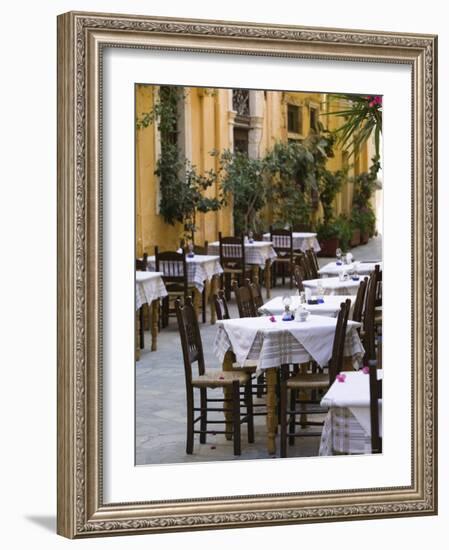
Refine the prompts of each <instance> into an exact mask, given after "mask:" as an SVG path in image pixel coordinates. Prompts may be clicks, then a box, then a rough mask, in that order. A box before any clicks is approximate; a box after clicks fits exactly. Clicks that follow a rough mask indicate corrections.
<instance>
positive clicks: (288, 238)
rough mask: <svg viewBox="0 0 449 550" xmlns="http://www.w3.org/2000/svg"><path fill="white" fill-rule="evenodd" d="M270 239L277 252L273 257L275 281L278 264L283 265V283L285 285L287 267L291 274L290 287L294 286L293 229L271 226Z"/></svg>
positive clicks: (274, 279)
mask: <svg viewBox="0 0 449 550" xmlns="http://www.w3.org/2000/svg"><path fill="white" fill-rule="evenodd" d="M270 241H271V242H272V243H273V249H274V251H275V252H276V254H277V257H276V258H273V260H272V265H273V275H274V276H273V283H275V282H276V279H277V266H281V276H282V284H283V285H285V274H286V269H285V268H286V267H287V268H288V273H289V276H290V288H293V260H294V252H293V235H292V231H291V229H273V227H271V226H270Z"/></svg>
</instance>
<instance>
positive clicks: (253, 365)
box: [213, 279, 267, 416]
mask: <svg viewBox="0 0 449 550" xmlns="http://www.w3.org/2000/svg"><path fill="white" fill-rule="evenodd" d="M247 281H249V280H248V279H247ZM213 300H214V305H215V312H216V314H217V319H218V320H219V321H221V320H223V319H230V318H231V316H230V315H229V308H228V303H227V301H226V297H225V295H224V292H223V291H222V290H219V291H218V294H214V296H213ZM232 368H233V369H237V370H242V369H243V370H244V371H245V372H247V373H248V374H249V375H250V376H251V390H252V391H254V390H255V393H253V395H257V397H262V395H263V393H264V390H266V384H265V382H264V380H265V376H264V375H263V374H260V375H259V376H258V377H257V380H256V383H254V382H253V375H254V374H255V372H256V370H257V361H254V360H251V359H249V360H247V361H245V364H244V365H240V364H239V363H237V362H236V361H234V363H233V365H232ZM260 406H265V407H266V405H260V404H253V407H260ZM266 414H267V413H266V412H262V413H254V416H261V415H266Z"/></svg>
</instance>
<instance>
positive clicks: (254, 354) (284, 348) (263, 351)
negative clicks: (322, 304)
mask: <svg viewBox="0 0 449 550" xmlns="http://www.w3.org/2000/svg"><path fill="white" fill-rule="evenodd" d="M275 319H276V322H274V323H273V322H271V321H270V319H269V317H255V318H254V317H251V318H243V319H229V320H226V321H218V322H217V326H218V330H217V334H216V337H215V341H214V352H215V354H216V355H217V357H218V358H219V360H220V361H223V359H224V356H225V354H226V352H227V351H228V350H229V349H232V351H233V352H234V353H235V355H236V359H237V362H238V363H240V364H243V363H244V362H245V361H246V360H247V359H254V360H257V361H258V370H264V369H268V368H273V367H280V366H281V365H283V364H291V363H304V362H306V361H309V360H310V359H311V358H312V359H314V360H315V361H316V362H317V363H318V364H319V365H322V366H324V365H326V364H327V363H328V362H329V359H330V357H331V355H332V345H333V340H334V334H335V327H336V323H337V321H336V319H335V318H332V317H324V316H317V315H310V316H309V318H308V320H307V321H305V322H302V323H301V322H296V321H282V320H281V317H280V316H278V317H275ZM359 326H360V323H355V322H353V321H348V327H347V333H346V340H345V348H344V354H345V356H351V357H353V358H354V361H355V363H356V364H357V365H358V364H359V363H360V361H361V359H362V358H363V354H364V349H363V346H362V343H361V341H360V337H359V335H358V332H357V330H356V328H357V327H359Z"/></svg>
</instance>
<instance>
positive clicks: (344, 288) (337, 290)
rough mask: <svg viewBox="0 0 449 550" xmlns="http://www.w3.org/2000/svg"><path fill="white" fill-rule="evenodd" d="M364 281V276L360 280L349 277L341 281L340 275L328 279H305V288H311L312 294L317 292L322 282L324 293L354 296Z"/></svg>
mask: <svg viewBox="0 0 449 550" xmlns="http://www.w3.org/2000/svg"><path fill="white" fill-rule="evenodd" d="M361 281H363V277H359V279H358V281H353V280H352V279H351V278H348V279H347V280H345V281H340V279H339V278H338V277H328V278H327V279H326V278H325V279H310V280H309V281H303V283H302V284H303V285H304V288H305V289H308V288H309V289H310V290H311V292H312V294H317V288H318V285H319V284H320V285H321V286H322V289H323V295H325V296H326V295H334V296H340V295H346V294H349V295H351V296H354V295H356V294H357V290H358V288H359V285H360V283H361Z"/></svg>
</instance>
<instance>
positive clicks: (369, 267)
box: [318, 262, 382, 277]
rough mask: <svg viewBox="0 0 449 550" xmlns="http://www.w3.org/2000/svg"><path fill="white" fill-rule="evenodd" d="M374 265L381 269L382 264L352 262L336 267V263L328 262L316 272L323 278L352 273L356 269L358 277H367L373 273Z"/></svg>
mask: <svg viewBox="0 0 449 550" xmlns="http://www.w3.org/2000/svg"><path fill="white" fill-rule="evenodd" d="M376 265H380V268H381V269H382V263H380V262H378V263H377V264H376V263H371V262H370V263H365V262H352V263H350V264H342V265H337V262H329V263H328V264H326V265H324V266H323V267H322V268H320V269H319V270H318V273H319V274H320V275H321V276H325V277H335V276H338V274H339V272H340V271H343V273H347V272H348V271H353V270H355V269H356V268H357V273H358V274H359V275H363V276H364V275H369V274H370V273H372V272H373V271H374V268H375V266H376Z"/></svg>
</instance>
